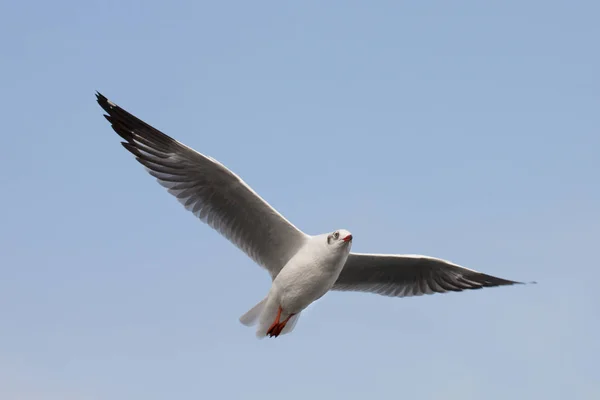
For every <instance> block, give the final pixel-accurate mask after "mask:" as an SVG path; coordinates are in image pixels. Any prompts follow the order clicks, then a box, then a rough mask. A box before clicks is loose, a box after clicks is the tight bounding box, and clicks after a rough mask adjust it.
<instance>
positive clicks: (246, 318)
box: [240, 297, 268, 326]
mask: <svg viewBox="0 0 600 400" xmlns="http://www.w3.org/2000/svg"><path fill="white" fill-rule="evenodd" d="M267 299H268V297H265V298H264V299H262V300H261V301H259V302H258V304H257V305H255V306H254V307H252V308H251V309H250V310H248V311H247V312H246V313H245V314H244V315H242V316H241V317H240V322H241V323H242V324H244V325H246V326H252V325H255V324H256V322H257V321H258V317H259V316H260V314H261V313H262V311H263V308H264V307H265V303H266V302H267Z"/></svg>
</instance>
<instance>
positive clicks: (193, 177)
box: [96, 93, 523, 338]
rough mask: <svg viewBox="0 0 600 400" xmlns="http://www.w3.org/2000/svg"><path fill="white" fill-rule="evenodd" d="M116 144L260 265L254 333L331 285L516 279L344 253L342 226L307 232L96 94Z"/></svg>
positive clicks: (418, 287) (287, 324) (417, 260)
mask: <svg viewBox="0 0 600 400" xmlns="http://www.w3.org/2000/svg"><path fill="white" fill-rule="evenodd" d="M96 97H97V101H98V103H99V104H100V106H101V107H102V108H103V109H104V110H105V111H106V112H107V113H108V115H104V116H105V117H106V119H107V120H108V121H109V122H110V123H111V124H112V128H113V129H114V130H115V132H117V133H118V134H119V135H120V136H121V137H122V138H123V139H125V142H122V145H123V146H124V147H125V148H126V149H127V150H129V151H130V152H131V153H132V154H133V155H135V156H136V159H137V160H138V161H139V162H140V163H141V164H142V165H144V166H145V167H146V170H147V171H148V172H149V173H150V174H151V175H152V176H154V177H155V178H156V179H157V180H158V182H159V183H160V184H161V185H162V186H164V187H165V188H167V189H168V191H169V193H171V194H172V195H174V196H175V197H177V199H178V200H179V201H180V202H181V203H182V204H183V205H184V206H185V208H186V209H187V210H189V211H191V212H192V213H194V215H195V216H196V217H198V218H199V219H200V220H202V221H203V222H205V223H207V224H208V225H209V226H211V227H212V228H213V229H215V230H217V231H218V232H219V233H220V234H221V235H223V236H224V237H225V238H227V239H228V240H229V241H230V242H232V243H233V244H234V245H236V246H237V247H238V248H239V249H240V250H242V251H243V252H244V253H246V254H247V255H248V256H249V257H250V258H252V259H253V260H254V261H255V262H256V263H257V264H258V265H260V266H262V267H263V268H265V269H266V270H267V271H268V272H269V274H270V275H271V279H272V284H271V288H270V290H269V293H268V294H267V296H266V297H265V298H264V299H263V300H262V301H260V302H259V303H258V304H257V305H255V306H254V307H252V308H251V309H250V310H249V311H248V312H246V313H245V314H244V315H242V316H241V317H240V322H241V323H243V324H244V325H247V326H252V325H256V324H257V323H258V327H257V329H256V335H257V337H259V338H262V337H265V336H270V337H273V336H279V335H280V334H285V333H288V332H290V331H292V329H293V328H294V326H295V324H296V322H297V320H298V318H299V316H300V313H301V312H302V310H304V309H305V308H306V307H308V306H309V305H310V304H311V303H313V302H314V301H316V300H317V299H319V298H321V297H322V296H323V295H324V294H325V293H327V292H328V291H330V290H339V291H361V292H371V293H377V294H380V295H384V296H395V297H407V296H420V295H423V294H432V293H444V292H448V291H455V292H460V291H463V290H465V289H480V288H482V287H492V286H503V285H514V284H522V283H523V282H516V281H511V280H506V279H502V278H497V277H494V276H491V275H486V274H483V273H480V272H477V271H474V270H471V269H467V268H464V267H461V266H460V265H456V264H453V263H451V262H449V261H445V260H442V259H438V258H433V257H427V256H422V255H388V254H360V253H352V252H350V248H351V246H352V234H351V233H350V232H349V231H347V230H345V229H338V230H335V231H333V232H329V233H324V234H320V235H315V236H311V235H307V234H306V233H304V232H302V231H301V230H299V229H298V228H296V227H295V226H294V225H293V224H292V223H290V222H289V221H288V220H287V219H285V218H284V217H283V216H282V215H281V214H279V213H278V212H277V211H276V210H275V209H274V208H273V207H271V206H270V205H269V204H268V203H267V202H266V201H265V200H263V199H262V198H261V197H260V196H259V195H258V194H257V193H256V192H254V190H252V189H251V188H250V187H249V186H248V185H247V184H246V183H245V182H244V181H243V180H242V179H241V178H240V177H238V176H237V175H236V174H234V173H233V172H232V171H230V170H229V169H227V168H226V167H225V166H224V165H223V164H221V163H219V162H218V161H217V160H215V159H213V158H211V157H207V156H205V155H203V154H200V153H198V152H197V151H195V150H193V149H191V148H189V147H187V146H185V145H184V144H182V143H180V142H178V141H176V140H175V139H173V138H171V137H169V136H167V135H165V134H164V133H162V132H160V131H159V130H158V129H155V128H154V127H152V126H150V125H148V124H147V123H145V122H144V121H142V120H140V119H138V118H136V117H135V116H134V115H132V114H130V113H129V112H127V111H125V110H124V109H122V108H121V107H119V106H117V105H116V104H115V103H113V102H111V101H109V100H108V99H107V98H106V97H104V96H103V95H102V94H100V93H96Z"/></svg>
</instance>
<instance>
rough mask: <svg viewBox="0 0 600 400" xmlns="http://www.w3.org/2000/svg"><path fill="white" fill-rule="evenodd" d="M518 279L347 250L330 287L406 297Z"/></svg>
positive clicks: (442, 263)
mask: <svg viewBox="0 0 600 400" xmlns="http://www.w3.org/2000/svg"><path fill="white" fill-rule="evenodd" d="M521 283H522V282H515V281H510V280H507V279H502V278H497V277H495V276H491V275H486V274H483V273H481V272H477V271H474V270H471V269H467V268H464V267H461V266H460V265H456V264H453V263H451V262H449V261H445V260H441V259H438V258H433V257H427V256H421V255H392V254H359V253H350V255H349V256H348V260H347V261H346V264H345V265H344V268H343V269H342V272H341V273H340V276H339V277H338V279H337V281H336V282H335V284H334V286H333V288H332V289H333V290H340V291H357V292H371V293H377V294H380V295H383V296H394V297H409V296H421V295H423V294H433V293H445V292H448V291H452V292H460V291H463V290H468V289H481V288H483V287H493V286H504V285H514V284H521Z"/></svg>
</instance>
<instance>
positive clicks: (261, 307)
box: [240, 296, 300, 339]
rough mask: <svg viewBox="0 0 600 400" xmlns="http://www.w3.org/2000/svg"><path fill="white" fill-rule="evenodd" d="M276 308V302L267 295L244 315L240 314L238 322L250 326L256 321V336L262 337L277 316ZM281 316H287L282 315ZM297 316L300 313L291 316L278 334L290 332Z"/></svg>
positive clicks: (296, 320) (298, 316)
mask: <svg viewBox="0 0 600 400" xmlns="http://www.w3.org/2000/svg"><path fill="white" fill-rule="evenodd" d="M269 300H270V301H269ZM278 309H279V305H278V304H277V302H276V301H275V300H274V299H272V298H269V296H267V297H265V298H264V299H262V300H261V301H260V302H259V303H258V304H256V305H255V306H254V307H252V308H251V309H250V310H248V311H247V312H246V313H245V314H244V315H242V316H241V317H240V322H241V323H242V324H244V325H246V326H252V325H256V324H257V323H258V327H257V329H256V337H258V338H259V339H262V338H264V337H266V336H267V331H268V330H269V327H270V326H271V325H272V324H273V322H274V321H275V318H277V311H278ZM281 317H287V316H285V315H282V316H281ZM298 318H300V313H298V314H296V315H293V316H291V317H290V319H289V320H288V321H287V323H286V324H285V326H284V327H283V329H282V330H281V332H280V333H279V335H285V334H286V333H289V332H291V331H292V330H293V329H294V326H296V322H298Z"/></svg>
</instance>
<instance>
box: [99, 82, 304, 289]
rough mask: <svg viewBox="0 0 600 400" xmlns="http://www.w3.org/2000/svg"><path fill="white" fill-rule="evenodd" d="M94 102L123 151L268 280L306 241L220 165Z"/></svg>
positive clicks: (121, 112) (101, 100) (120, 111)
mask: <svg viewBox="0 0 600 400" xmlns="http://www.w3.org/2000/svg"><path fill="white" fill-rule="evenodd" d="M96 97H97V100H98V104H100V106H101V107H102V108H103V109H104V111H106V112H107V113H108V115H105V117H106V119H107V120H108V121H109V122H110V123H111V124H112V128H113V129H114V130H115V132H117V133H118V134H119V135H120V136H121V137H122V138H123V139H125V142H122V144H123V146H124V147H125V148H126V149H127V150H129V151H130V152H131V153H132V154H133V155H134V156H135V157H136V159H137V160H138V161H139V162H140V163H141V164H142V165H144V166H145V167H146V170H147V171H148V172H149V173H150V175H152V176H154V177H155V178H156V179H157V180H158V182H159V183H160V184H161V185H162V186H164V187H165V188H167V189H168V191H169V193H171V194H172V195H174V196H175V197H177V199H178V200H179V202H180V203H182V204H183V205H184V206H185V208H186V209H187V210H189V211H191V212H192V213H194V215H196V217H198V218H199V219H200V220H202V221H203V222H205V223H207V224H208V225H209V226H211V227H212V228H214V229H215V230H216V231H218V232H219V233H220V234H221V235H223V236H224V237H226V238H227V239H228V240H229V241H230V242H232V243H233V244H235V245H236V246H237V247H238V248H239V249H241V250H242V251H243V252H244V253H246V254H247V255H248V256H249V257H250V258H252V259H253V260H254V261H255V262H256V263H258V264H259V265H261V266H262V267H264V268H265V269H267V270H268V272H269V273H270V275H271V277H272V278H273V279H274V278H275V276H277V274H278V273H279V271H280V270H281V268H283V266H284V265H285V263H286V262H287V261H288V260H289V259H290V258H291V257H292V256H293V255H294V254H295V253H296V252H297V251H298V249H299V248H300V247H302V245H303V244H304V243H305V241H306V240H307V238H308V235H306V234H304V233H303V232H302V231H300V230H299V229H298V228H296V227H295V226H294V225H292V224H291V223H290V222H289V221H288V220H286V219H285V218H284V217H283V216H282V215H281V214H279V213H278V212H277V211H276V210H275V209H274V208H273V207H271V206H270V205H269V204H268V203H267V202H266V201H265V200H263V199H262V198H261V197H260V196H259V195H258V194H256V193H255V192H254V191H253V190H252V189H251V188H250V187H249V186H248V185H247V184H246V183H245V182H244V181H243V180H242V179H240V178H239V177H238V176H237V175H235V174H234V173H233V172H231V171H230V170H229V169H227V168H226V167H225V166H224V165H222V164H221V163H219V162H218V161H216V160H214V159H213V158H210V157H207V156H204V155H202V154H200V153H198V152H197V151H195V150H193V149H191V148H189V147H187V146H185V145H184V144H182V143H180V142H178V141H176V140H174V139H172V138H171V137H169V136H167V135H165V134H164V133H162V132H160V131H159V130H158V129H155V128H153V127H152V126H150V125H148V124H147V123H145V122H144V121H141V120H140V119H138V118H136V117H135V116H134V115H132V114H130V113H128V112H127V111H125V110H124V109H122V108H121V107H119V106H117V105H116V104H114V103H113V102H111V101H109V100H108V99H107V98H106V97H104V96H103V95H102V94H100V93H97V94H96Z"/></svg>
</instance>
